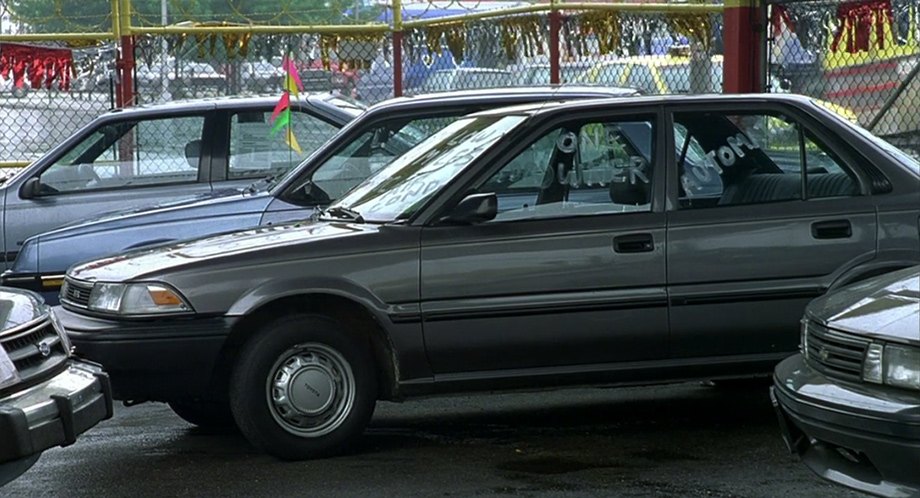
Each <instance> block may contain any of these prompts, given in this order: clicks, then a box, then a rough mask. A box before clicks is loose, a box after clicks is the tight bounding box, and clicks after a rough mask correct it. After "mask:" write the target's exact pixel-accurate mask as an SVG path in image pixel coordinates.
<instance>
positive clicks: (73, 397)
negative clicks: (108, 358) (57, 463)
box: [0, 360, 112, 463]
mask: <svg viewBox="0 0 920 498" xmlns="http://www.w3.org/2000/svg"><path fill="white" fill-rule="evenodd" d="M111 417H112V389H111V386H110V384H109V378H108V376H107V375H106V374H105V372H103V371H102V369H101V368H100V367H99V366H98V365H94V364H91V363H88V362H84V361H79V360H70V364H69V365H68V367H67V369H66V370H64V371H63V372H61V373H59V374H57V375H56V376H54V377H52V378H51V379H49V380H47V381H45V382H42V383H41V384H37V385H34V386H32V387H30V388H28V389H25V390H23V391H20V392H16V393H14V394H12V395H10V396H9V397H7V398H4V399H2V400H0V463H7V462H13V461H18V460H22V459H26V458H29V457H31V456H33V455H37V454H38V453H41V452H42V451H44V450H46V449H48V448H53V447H55V446H67V445H70V444H73V443H74V442H75V441H76V439H77V436H79V435H80V434H82V433H84V432H86V431H87V430H88V429H90V428H91V427H93V426H94V425H96V424H97V423H99V422H100V421H102V420H106V419H108V418H111Z"/></svg>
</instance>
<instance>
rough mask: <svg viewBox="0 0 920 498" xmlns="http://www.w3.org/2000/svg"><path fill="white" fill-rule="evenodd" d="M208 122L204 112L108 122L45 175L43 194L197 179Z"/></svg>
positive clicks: (183, 181)
mask: <svg viewBox="0 0 920 498" xmlns="http://www.w3.org/2000/svg"><path fill="white" fill-rule="evenodd" d="M203 126H204V117H203V116H183V117H171V118H168V119H167V118H163V119H148V120H139V121H123V122H120V123H113V124H108V125H105V126H102V127H100V128H98V129H96V130H95V131H93V132H92V133H91V134H90V135H89V136H87V137H86V138H85V139H83V140H82V141H81V142H80V143H78V144H76V145H75V146H74V148H73V149H71V150H70V151H69V152H67V153H66V154H65V155H64V156H63V157H61V159H59V160H58V161H57V162H55V163H54V164H52V165H51V166H50V167H49V168H48V169H46V170H45V171H44V172H43V173H42V174H41V176H40V181H41V189H42V193H44V194H54V193H75V192H84V191H91V190H100V189H112V188H133V187H143V186H154V185H168V184H174V183H185V182H195V181H197V180H198V165H199V162H200V155H201V140H202V136H201V134H202V128H203Z"/></svg>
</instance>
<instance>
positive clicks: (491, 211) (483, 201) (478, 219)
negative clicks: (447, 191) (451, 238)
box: [443, 192, 498, 225]
mask: <svg viewBox="0 0 920 498" xmlns="http://www.w3.org/2000/svg"><path fill="white" fill-rule="evenodd" d="M497 214H498V197H497V196H496V195H495V193H494V192H489V193H487V194H470V195H468V196H466V197H464V198H463V200H462V201H460V202H459V203H457V205H456V206H455V207H454V210H453V211H451V213H450V215H448V216H447V217H446V218H445V219H444V220H443V221H445V222H446V223H450V224H456V225H473V224H476V223H482V222H485V221H489V220H492V219H494V218H495V216H496V215H497Z"/></svg>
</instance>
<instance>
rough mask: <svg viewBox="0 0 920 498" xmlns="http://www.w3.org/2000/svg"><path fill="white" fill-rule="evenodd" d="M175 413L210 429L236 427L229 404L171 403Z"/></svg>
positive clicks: (189, 421)
mask: <svg viewBox="0 0 920 498" xmlns="http://www.w3.org/2000/svg"><path fill="white" fill-rule="evenodd" d="M169 407H170V408H171V409H172V411H173V413H175V414H176V415H178V416H179V418H181V419H182V420H185V421H186V422H188V423H190V424H193V425H197V426H198V427H203V428H208V429H227V428H232V427H235V426H236V423H235V422H234V420H233V414H231V413H230V406H229V405H228V404H227V403H218V402H210V401H170V402H169Z"/></svg>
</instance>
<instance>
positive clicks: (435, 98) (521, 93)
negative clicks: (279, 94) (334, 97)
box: [369, 85, 639, 112]
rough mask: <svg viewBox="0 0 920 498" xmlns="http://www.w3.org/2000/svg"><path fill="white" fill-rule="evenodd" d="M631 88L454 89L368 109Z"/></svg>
mask: <svg viewBox="0 0 920 498" xmlns="http://www.w3.org/2000/svg"><path fill="white" fill-rule="evenodd" d="M638 93H639V92H638V90H636V89H635V88H629V87H615V86H600V85H598V86H591V85H578V86H575V85H542V86H521V87H505V88H480V89H475V90H458V91H454V92H441V93H426V94H421V95H415V96H412V97H396V98H392V99H389V100H384V101H383V102H380V103H378V104H375V105H374V106H372V107H371V108H370V109H369V110H372V111H374V112H384V111H386V112H390V111H396V110H399V109H412V108H416V107H418V108H422V107H424V108H428V107H431V105H432V104H433V103H434V104H445V105H450V104H458V105H459V104H463V103H467V102H469V103H475V102H490V101H495V102H496V103H497V104H501V101H502V100H509V101H514V100H518V99H520V98H522V97H526V96H534V95H543V94H545V95H547V96H549V97H558V98H559V99H560V100H564V99H565V98H566V97H568V98H586V97H588V98H590V97H594V96H596V97H597V98H604V97H629V96H633V95H637V94H638Z"/></svg>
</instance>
